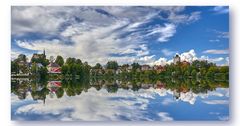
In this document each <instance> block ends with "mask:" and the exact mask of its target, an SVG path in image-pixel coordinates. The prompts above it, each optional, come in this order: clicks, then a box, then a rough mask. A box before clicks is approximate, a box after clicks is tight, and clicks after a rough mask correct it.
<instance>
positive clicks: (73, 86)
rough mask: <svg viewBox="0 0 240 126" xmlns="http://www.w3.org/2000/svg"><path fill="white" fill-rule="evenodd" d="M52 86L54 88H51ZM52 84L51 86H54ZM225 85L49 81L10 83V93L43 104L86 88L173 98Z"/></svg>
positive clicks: (189, 81)
mask: <svg viewBox="0 0 240 126" xmlns="http://www.w3.org/2000/svg"><path fill="white" fill-rule="evenodd" d="M55 83H56V84H55ZM54 84H55V85H54ZM228 86H229V84H228V81H225V82H224V81H222V82H216V81H213V80H206V79H200V80H196V79H162V80H154V79H144V78H138V79H131V80H127V79H125V80H116V79H114V78H109V79H102V78H91V79H81V80H79V79H74V78H73V79H63V80H61V81H49V80H28V79H26V80H21V79H18V80H12V81H11V92H12V93H14V94H15V95H17V96H18V98H19V99H25V98H26V97H27V95H28V92H30V94H31V97H32V99H33V100H43V101H45V99H46V96H47V95H50V96H54V95H55V96H56V97H57V98H61V97H63V95H64V93H65V94H66V95H67V96H76V95H80V94H81V93H82V92H87V91H88V89H89V88H91V87H94V88H95V89H96V90H98V91H99V90H100V89H106V90H107V91H108V92H109V93H115V92H117V91H118V89H119V88H122V89H125V90H133V91H138V90H139V89H149V88H154V89H166V90H171V91H173V93H174V94H175V96H177V94H179V93H181V92H183V93H187V92H190V91H191V92H193V93H195V94H198V93H207V92H208V91H213V90H215V89H216V88H218V87H222V88H228Z"/></svg>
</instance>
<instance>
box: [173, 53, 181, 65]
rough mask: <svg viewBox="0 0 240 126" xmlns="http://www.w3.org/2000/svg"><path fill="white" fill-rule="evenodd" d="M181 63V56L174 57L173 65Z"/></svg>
mask: <svg viewBox="0 0 240 126" xmlns="http://www.w3.org/2000/svg"><path fill="white" fill-rule="evenodd" d="M180 61H181V59H180V56H179V55H178V54H177V55H176V56H175V57H173V63H174V64H177V63H178V62H180Z"/></svg>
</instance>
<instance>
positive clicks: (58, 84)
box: [47, 81, 62, 98]
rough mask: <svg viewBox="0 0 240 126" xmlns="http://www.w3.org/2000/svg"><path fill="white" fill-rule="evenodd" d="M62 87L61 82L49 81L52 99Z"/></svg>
mask: <svg viewBox="0 0 240 126" xmlns="http://www.w3.org/2000/svg"><path fill="white" fill-rule="evenodd" d="M61 86H62V82H61V81H48V84H47V88H48V89H49V91H50V97H51V98H53V97H54V96H55V93H56V91H57V90H58V89H59V88H60V87H61Z"/></svg>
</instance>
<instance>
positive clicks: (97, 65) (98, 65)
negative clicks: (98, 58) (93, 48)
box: [93, 63, 102, 69]
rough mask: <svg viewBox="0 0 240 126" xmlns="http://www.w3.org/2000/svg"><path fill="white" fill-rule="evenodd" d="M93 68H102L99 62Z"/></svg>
mask: <svg viewBox="0 0 240 126" xmlns="http://www.w3.org/2000/svg"><path fill="white" fill-rule="evenodd" d="M93 68H94V69H102V65H101V64H100V63H97V64H96V65H95V66H94V67H93Z"/></svg>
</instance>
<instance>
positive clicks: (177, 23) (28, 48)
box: [11, 6, 229, 65]
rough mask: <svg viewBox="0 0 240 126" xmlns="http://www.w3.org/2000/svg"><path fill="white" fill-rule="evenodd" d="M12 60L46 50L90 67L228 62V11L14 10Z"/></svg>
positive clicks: (223, 8)
mask: <svg viewBox="0 0 240 126" xmlns="http://www.w3.org/2000/svg"><path fill="white" fill-rule="evenodd" d="M11 13H12V14H11V24H12V26H11V30H12V31H11V49H12V59H14V58H16V57H17V55H18V54H20V53H24V54H26V55H27V56H28V57H29V58H30V57H31V56H32V54H33V53H42V50H43V49H45V50H46V54H47V56H48V57H50V56H55V57H56V56H57V55H61V56H63V57H64V58H67V57H76V58H80V59H81V60H82V61H87V62H88V63H89V64H91V65H94V64H96V63H97V62H99V63H101V64H105V63H106V62H107V61H109V60H116V61H118V62H119V63H120V64H123V63H132V62H139V63H141V64H150V65H153V64H166V63H169V62H171V59H172V57H173V56H174V55H175V54H176V53H178V54H180V55H181V59H182V60H187V61H192V60H195V59H207V60H209V61H211V62H215V63H217V64H218V65H226V64H228V62H229V10H228V7H222V6H218V7H211V6H208V7H201V6H197V7H189V6H188V7H183V6H177V7H170V6H160V7H158V6H153V7H147V6H144V7H138V6H134V7H131V6H120V7H119V6H113V7H112V6H106V7H101V6H98V7H94V6H91V7H88V6H84V7H76V6H75V7H53V6H45V7H42V6H34V7H31V6H29V7H25V6H21V7H17V6H13V7H12V12H11Z"/></svg>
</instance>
